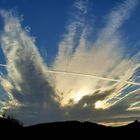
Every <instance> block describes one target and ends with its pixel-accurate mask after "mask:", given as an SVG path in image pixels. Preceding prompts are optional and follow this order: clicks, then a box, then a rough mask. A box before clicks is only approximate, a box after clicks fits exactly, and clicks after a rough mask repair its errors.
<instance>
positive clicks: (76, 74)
mask: <svg viewBox="0 0 140 140" xmlns="http://www.w3.org/2000/svg"><path fill="white" fill-rule="evenodd" d="M0 67H7V65H4V64H0ZM47 72H48V73H54V74H67V75H75V76H85V77H90V78H94V79H99V80H104V81H110V82H124V83H126V84H130V85H136V86H140V83H137V82H130V81H122V80H121V79H113V78H107V77H101V76H96V75H92V74H84V73H77V72H68V71H58V70H47Z"/></svg>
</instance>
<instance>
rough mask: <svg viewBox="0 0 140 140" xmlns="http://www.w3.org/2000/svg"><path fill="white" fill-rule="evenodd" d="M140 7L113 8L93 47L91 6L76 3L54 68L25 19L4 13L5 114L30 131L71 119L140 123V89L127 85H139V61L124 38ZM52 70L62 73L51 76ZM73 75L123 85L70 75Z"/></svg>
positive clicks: (2, 86)
mask: <svg viewBox="0 0 140 140" xmlns="http://www.w3.org/2000/svg"><path fill="white" fill-rule="evenodd" d="M137 3H138V0H133V1H131V0H126V1H124V2H123V3H122V4H120V5H118V7H116V8H114V9H113V11H112V12H111V13H110V14H109V15H108V17H107V19H108V20H107V22H106V25H105V27H104V28H103V29H101V30H100V32H99V33H98V35H97V39H96V40H95V41H94V42H92V41H90V40H89V39H88V38H89V36H91V30H92V27H91V26H90V25H89V24H88V22H87V20H86V15H87V14H88V1H83V0H77V1H76V2H75V3H74V5H73V7H72V9H73V11H74V12H73V14H72V15H71V16H72V18H71V20H70V21H69V25H68V26H67V28H66V33H65V34H64V35H63V39H62V40H61V41H60V43H59V45H58V46H59V50H58V54H57V56H56V59H55V62H54V63H53V65H52V67H48V66H47V64H46V63H45V62H44V60H43V58H42V57H41V55H40V54H39V51H38V48H37V47H36V45H35V40H34V39H33V37H31V36H30V34H29V33H28V32H26V30H25V29H24V28H22V26H21V21H20V19H19V18H18V17H16V16H14V15H13V14H12V12H6V11H3V10H2V11H1V12H0V13H1V15H2V16H3V18H4V31H3V33H2V35H1V46H2V49H3V52H4V54H5V59H6V70H7V75H3V74H2V75H1V76H0V82H1V83H0V92H1V93H0V94H2V93H5V94H6V95H7V97H6V99H4V98H1V101H0V106H1V112H3V111H5V112H6V113H8V114H12V115H13V116H15V117H16V118H18V119H20V120H21V121H23V122H24V123H25V125H29V124H35V123H40V122H46V121H61V120H72V119H74V120H75V119H78V120H89V121H94V122H99V123H101V122H102V123H107V122H109V123H110V122H114V121H116V120H117V121H120V122H121V121H122V122H123V121H124V120H125V121H131V120H133V119H139V115H140V113H139V110H140V102H139V99H140V96H139V93H140V88H139V86H138V85H132V84H128V83H127V82H126V81H130V82H139V81H140V77H139V72H138V70H139V68H140V63H139V61H138V59H139V56H140V55H139V53H135V54H133V55H130V54H128V55H126V53H125V50H124V49H125V47H124V46H125V44H124V42H123V40H122V39H121V34H120V33H119V29H120V27H121V26H122V25H123V23H124V22H125V20H127V19H128V18H129V17H130V15H131V13H132V11H133V10H134V9H135V7H136V5H137ZM129 56H131V57H129ZM1 66H4V65H1ZM52 69H53V70H55V71H61V72H62V73H54V72H51V73H50V72H49V71H51V70H52ZM63 72H65V73H63ZM71 72H72V73H83V74H88V75H95V76H97V77H106V78H110V79H117V80H118V81H114V82H112V81H105V80H103V79H98V78H92V77H84V76H80V75H72V74H67V73H71Z"/></svg>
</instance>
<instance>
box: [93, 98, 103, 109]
mask: <svg viewBox="0 0 140 140" xmlns="http://www.w3.org/2000/svg"><path fill="white" fill-rule="evenodd" d="M103 106H104V102H103V101H100V100H99V101H97V102H96V103H95V108H96V109H103V108H104V107H103Z"/></svg>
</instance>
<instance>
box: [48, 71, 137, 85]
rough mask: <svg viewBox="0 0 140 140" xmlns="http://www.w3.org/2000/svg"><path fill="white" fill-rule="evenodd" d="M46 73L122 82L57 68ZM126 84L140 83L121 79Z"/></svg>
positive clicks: (116, 80)
mask: <svg viewBox="0 0 140 140" xmlns="http://www.w3.org/2000/svg"><path fill="white" fill-rule="evenodd" d="M47 72H48V73H54V74H67V75H75V76H85V77H90V78H94V79H99V80H104V81H110V82H122V80H121V79H112V78H107V77H100V76H95V75H92V74H84V73H77V72H66V71H58V70H48V71H47ZM123 82H124V83H126V84H130V85H136V86H140V83H137V82H130V81H123Z"/></svg>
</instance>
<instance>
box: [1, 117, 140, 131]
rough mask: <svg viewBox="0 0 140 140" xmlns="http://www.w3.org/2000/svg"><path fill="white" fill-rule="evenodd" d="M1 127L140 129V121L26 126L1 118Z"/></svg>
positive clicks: (70, 122)
mask: <svg viewBox="0 0 140 140" xmlns="http://www.w3.org/2000/svg"><path fill="white" fill-rule="evenodd" d="M0 128H1V129H2V128H16V129H28V130H29V129H50V130H51V129H57V130H59V129H72V130H74V129H122V128H137V129H140V122H139V121H137V120H136V121H134V122H132V123H130V124H128V125H125V126H120V127H111V126H104V125H100V124H97V123H91V122H80V121H65V122H53V123H42V124H37V125H32V126H28V127H24V126H23V124H22V122H20V121H18V120H16V119H14V118H12V117H6V118H0Z"/></svg>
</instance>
